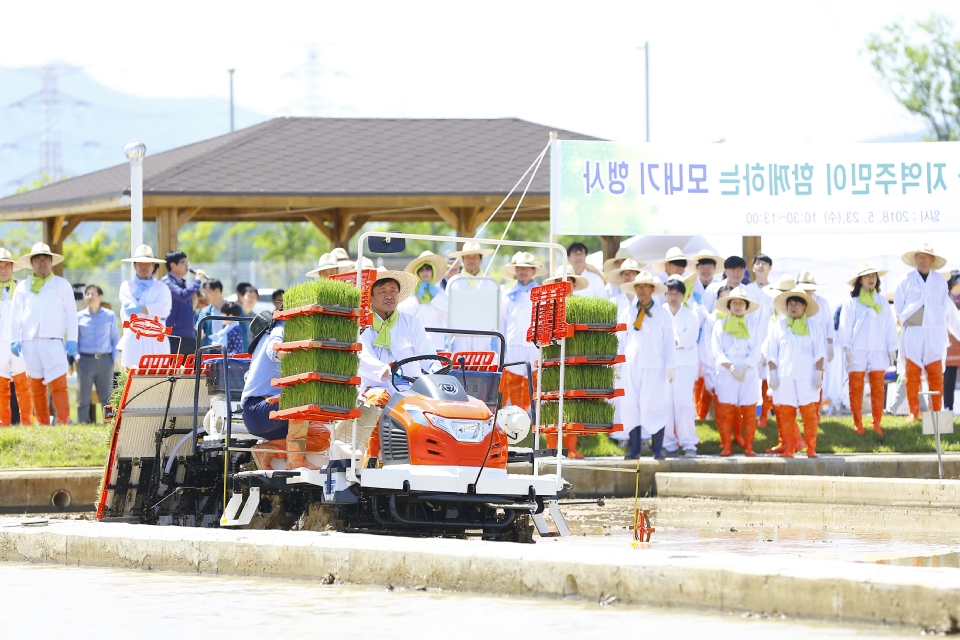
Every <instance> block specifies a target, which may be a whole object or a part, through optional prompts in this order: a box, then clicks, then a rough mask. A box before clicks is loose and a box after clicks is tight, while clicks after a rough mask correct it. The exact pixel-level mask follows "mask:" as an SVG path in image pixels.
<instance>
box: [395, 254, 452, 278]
mask: <svg viewBox="0 0 960 640" xmlns="http://www.w3.org/2000/svg"><path fill="white" fill-rule="evenodd" d="M424 266H429V267H430V268H432V269H433V277H432V278H430V283H431V284H437V283H438V282H440V281H441V280H442V279H443V275H444V274H445V273H446V272H447V259H446V258H444V257H443V256H438V255H437V254H435V253H434V252H432V251H424V252H423V253H421V254H420V255H419V256H417V257H416V258H414V259H413V260H411V261H410V262H408V263H407V266H405V267H404V268H403V270H404V271H406V272H407V273H412V274H413V275H415V276H417V280H420V274H419V273H417V272H418V271H420V269H421V268H422V267H424Z"/></svg>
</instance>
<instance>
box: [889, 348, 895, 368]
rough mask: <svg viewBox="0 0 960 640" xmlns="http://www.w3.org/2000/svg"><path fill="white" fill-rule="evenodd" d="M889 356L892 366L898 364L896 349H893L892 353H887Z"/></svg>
mask: <svg viewBox="0 0 960 640" xmlns="http://www.w3.org/2000/svg"><path fill="white" fill-rule="evenodd" d="M887 357H888V358H890V366H891V367H895V366H897V352H896V351H891V352H890V353H888V354H887Z"/></svg>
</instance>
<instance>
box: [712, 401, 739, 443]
mask: <svg viewBox="0 0 960 640" xmlns="http://www.w3.org/2000/svg"><path fill="white" fill-rule="evenodd" d="M715 407H716V414H717V431H718V432H719V433H720V446H721V447H722V448H721V450H720V455H721V456H723V457H726V456H729V455H730V454H731V453H733V414H734V412H735V411H736V407H735V406H733V405H732V404H723V403H722V402H717V403H716V405H715Z"/></svg>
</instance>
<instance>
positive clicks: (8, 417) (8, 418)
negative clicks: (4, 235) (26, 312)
mask: <svg viewBox="0 0 960 640" xmlns="http://www.w3.org/2000/svg"><path fill="white" fill-rule="evenodd" d="M18 269H21V267H20V266H19V265H17V262H16V261H15V260H14V259H13V255H12V254H11V253H10V252H9V251H8V250H7V249H4V248H2V247H0V336H2V339H0V427H9V426H10V423H11V422H12V421H13V411H12V407H11V404H10V381H11V380H13V386H14V389H15V391H16V394H17V405H18V406H19V407H20V424H23V425H27V424H33V399H32V398H31V397H30V382H29V381H28V380H27V374H26V366H25V365H24V364H23V358H22V357H20V356H15V355H13V353H11V352H10V318H11V315H12V314H13V292H14V290H15V289H16V287H17V283H18V282H19V281H18V280H15V279H14V278H13V272H14V271H16V270H18Z"/></svg>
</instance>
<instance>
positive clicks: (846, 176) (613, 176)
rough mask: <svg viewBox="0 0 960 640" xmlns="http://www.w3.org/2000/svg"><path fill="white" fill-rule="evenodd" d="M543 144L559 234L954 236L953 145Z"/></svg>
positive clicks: (957, 183) (958, 210)
mask: <svg viewBox="0 0 960 640" xmlns="http://www.w3.org/2000/svg"><path fill="white" fill-rule="evenodd" d="M553 145H554V146H553V149H552V150H551V167H550V171H551V179H550V220H551V228H552V230H553V233H557V234H570V235H621V236H624V235H636V234H655V235H688V234H690V233H696V234H701V235H702V234H731V235H744V236H755V235H764V234H789V233H902V232H905V231H960V142H927V143H924V142H918V143H893V144H886V143H883V144H881V143H863V144H843V145H783V146H780V145H777V146H756V147H753V146H750V147H748V146H735V145H728V144H709V145H662V144H650V143H647V144H644V143H638V144H626V143H619V142H593V141H580V140H555V141H554V142H553Z"/></svg>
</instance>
